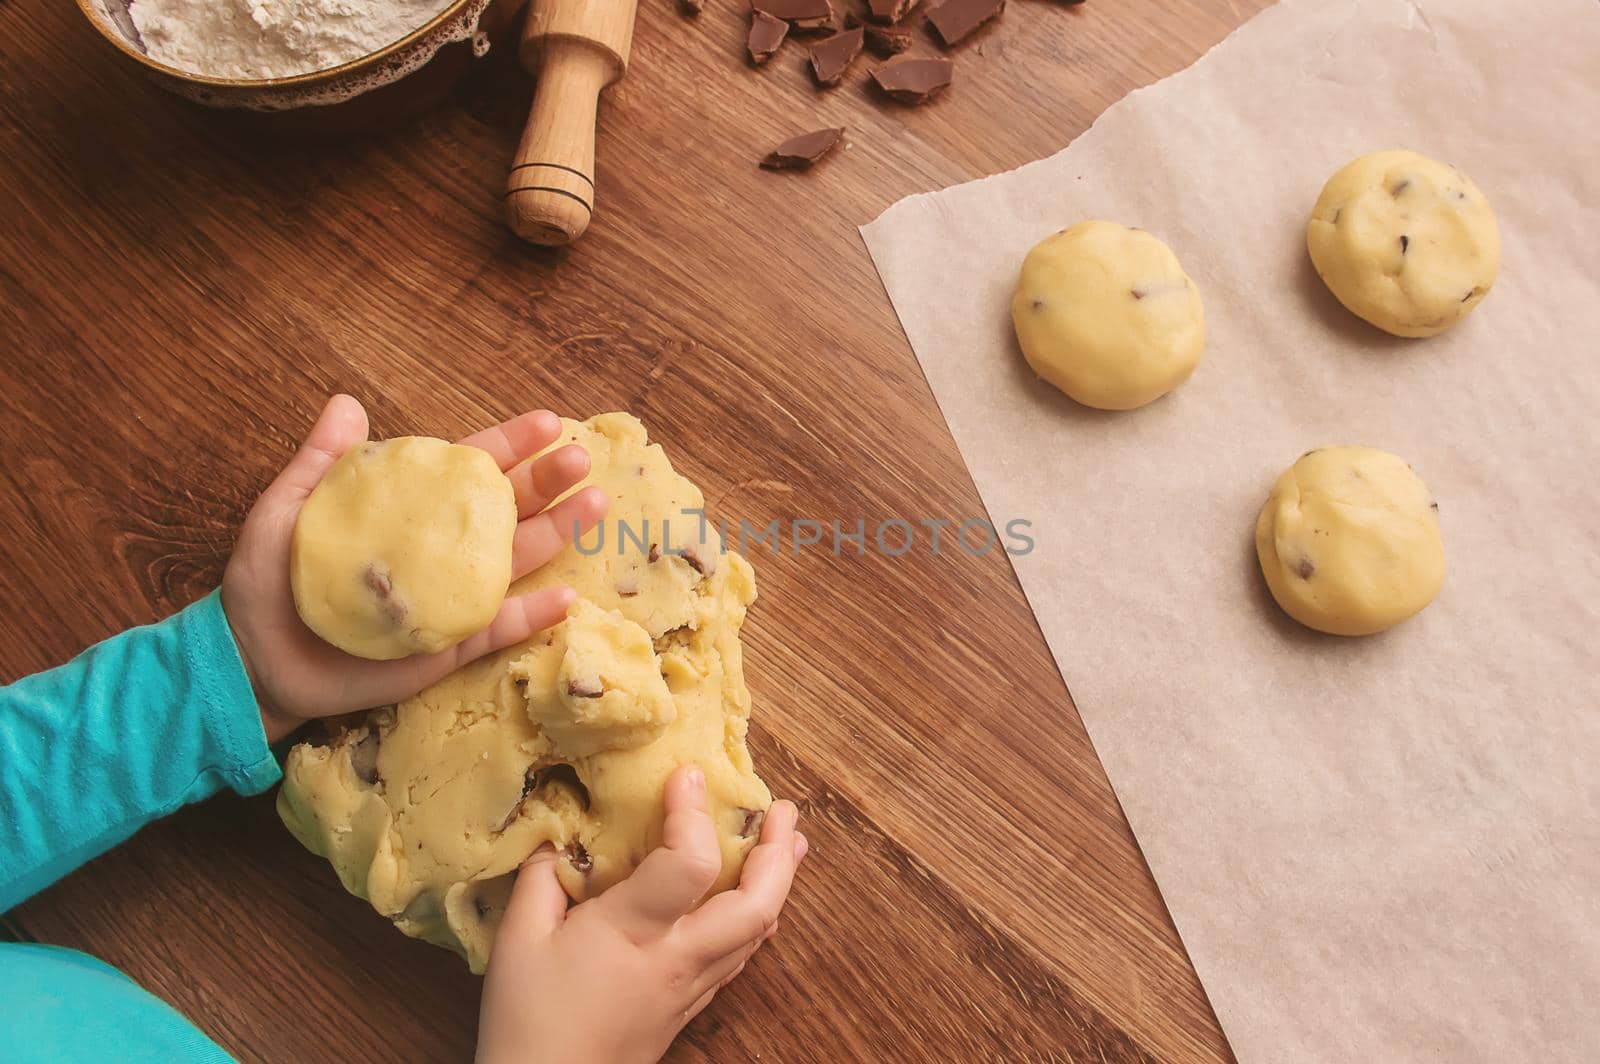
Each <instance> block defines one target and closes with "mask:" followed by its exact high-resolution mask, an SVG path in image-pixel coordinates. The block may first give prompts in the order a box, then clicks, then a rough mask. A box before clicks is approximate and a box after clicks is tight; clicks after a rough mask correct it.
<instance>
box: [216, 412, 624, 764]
mask: <svg viewBox="0 0 1600 1064" xmlns="http://www.w3.org/2000/svg"><path fill="white" fill-rule="evenodd" d="M560 434H561V420H560V419H559V418H558V417H556V415H555V414H552V413H551V412H550V411H548V410H535V411H533V412H531V413H527V414H522V415H520V416H518V417H515V418H512V419H511V420H510V421H507V422H505V423H503V424H500V425H496V426H495V427H494V428H490V429H485V430H483V431H482V432H478V433H475V434H473V435H471V436H468V437H467V438H466V439H464V440H462V441H460V442H462V443H464V444H468V445H471V446H474V447H478V448H481V449H483V450H485V451H487V452H489V454H490V455H491V456H493V457H494V459H495V461H496V462H498V463H499V465H500V468H501V469H503V470H505V471H506V475H507V476H508V477H510V479H511V482H512V486H513V487H514V488H515V489H516V496H517V511H518V517H519V518H520V519H521V522H520V523H519V524H518V526H517V532H516V538H515V540H514V541H513V554H512V575H513V577H514V578H515V577H521V576H523V575H525V574H527V573H530V572H532V571H533V570H534V569H537V568H538V567H539V566H541V565H543V564H544V563H545V562H547V561H549V560H550V559H551V558H552V557H554V556H555V555H556V554H557V553H559V552H560V551H561V550H562V549H563V548H564V547H565V546H566V545H567V544H568V543H570V542H571V541H572V538H573V536H574V535H575V534H577V533H578V532H581V531H583V530H586V529H588V528H590V527H592V526H593V525H594V523H595V522H596V521H598V520H600V518H601V516H603V515H604V513H605V510H606V504H607V503H608V502H609V500H608V499H607V498H606V494H605V492H603V491H601V490H599V489H598V488H594V487H589V488H585V489H583V490H582V491H580V492H577V493H576V494H574V495H573V496H571V497H570V498H567V499H563V500H562V501H561V502H559V503H557V504H556V505H554V506H551V505H550V500H552V499H554V498H556V497H557V496H559V495H560V494H561V493H562V492H564V491H566V490H567V489H568V488H570V487H572V485H574V484H576V483H577V482H578V481H580V480H582V479H583V478H584V476H586V475H587V474H588V472H589V456H588V455H587V454H585V453H584V451H583V449H582V448H581V447H578V446H576V445H569V446H567V447H559V448H557V449H556V450H554V451H551V452H550V453H549V454H547V455H545V456H544V457H542V458H540V459H539V460H538V461H537V462H532V463H523V460H524V459H525V458H527V457H529V456H530V455H533V454H536V453H537V452H539V451H541V450H543V449H544V448H545V447H547V446H549V445H550V444H551V443H552V442H554V441H555V439H556V438H557V437H558V436H559V435H560ZM366 438H367V414H366V411H364V410H363V409H362V408H361V404H360V403H358V402H356V401H355V400H354V399H352V398H351V397H350V396H348V395H336V396H334V397H333V398H332V399H330V400H328V404H327V406H325V407H323V410H322V416H321V417H319V418H318V419H317V423H316V425H315V426H313V427H312V429H311V434H310V435H309V436H307V437H306V441H305V443H304V444H303V445H302V446H301V448H300V450H299V451H298V452H297V453H296V454H295V456H294V458H293V459H292V460H291V461H290V462H289V464H288V466H286V467H285V468H284V470H283V472H282V473H280V474H278V478H277V479H276V480H274V481H273V482H272V483H271V484H270V485H269V486H268V487H267V490H266V491H264V492H262V493H261V497H260V498H259V499H257V500H256V504H255V506H254V507H253V508H252V509H251V511H250V515H249V516H248V517H247V518H245V522H244V527H243V528H242V529H241V530H240V532H239V542H238V544H237V545H236V546H235V547H234V550H233V557H232V558H230V559H229V560H228V568H227V570H226V571H225V572H224V573H223V576H222V609H223V612H224V613H226V614H227V617H228V623H229V625H230V626H231V627H232V629H233V635H234V639H235V641H237V643H238V645H239V655H240V657H241V658H243V659H244V665H245V670H246V671H247V672H248V673H249V675H250V683H251V686H252V687H254V689H255V693H256V701H257V702H259V703H260V705H261V723H262V725H263V726H264V727H265V729H266V734H267V740H268V741H269V742H276V741H278V740H279V739H281V738H283V737H284V736H285V735H288V734H289V733H290V732H291V731H293V730H294V729H295V728H297V727H299V726H300V725H301V724H303V723H304V722H305V721H307V720H309V719H311V718H313V717H328V716H334V715H336V714H339V713H348V712H351V711H353V710H358V709H367V708H369V707H371V706H381V705H386V704H388V703H390V702H398V701H400V700H401V699H403V698H409V697H410V696H411V695H414V694H416V693H417V692H418V691H420V690H422V689H423V688H424V687H427V686H428V685H429V684H431V683H434V682H435V681H437V680H440V679H442V678H443V677H444V676H445V675H447V674H448V673H450V672H453V671H454V670H456V669H458V668H460V667H461V666H463V665H465V664H466V663H467V662H469V661H472V660H474V659H475V658H480V657H482V656H483V655H485V654H490V653H493V652H494V651H496V650H501V649H503V648H505V647H508V646H512V645H514V644H516V643H520V642H522V641H523V640H525V639H527V638H528V637H530V636H531V635H533V634H534V633H535V632H537V631H539V630H540V629H541V628H548V627H549V626H550V625H552V624H556V623H557V622H559V621H560V620H561V619H562V618H564V617H565V616H566V613H567V607H568V606H569V605H571V603H572V600H573V598H574V594H573V592H572V590H571V589H570V588H547V589H545V590H543V591H537V592H534V593H533V594H530V595H521V596H517V597H515V598H508V599H506V601H505V604H504V605H503V606H502V607H501V609H500V613H499V615H498V616H496V617H495V619H494V621H493V622H492V623H491V624H490V625H489V627H487V628H485V629H484V630H483V631H481V632H478V633H477V634H475V635H473V636H470V637H468V638H467V639H466V640H465V641H464V642H462V643H460V644H458V645H456V646H454V647H451V648H450V649H449V650H445V651H441V652H440V653H437V654H419V655H416V656H414V657H409V658H401V659H399V660H398V661H368V660H366V659H364V658H357V657H352V656H351V655H349V654H346V653H344V652H343V651H341V650H338V649H336V648H334V647H332V646H330V645H329V644H327V643H324V642H323V641H322V640H321V639H319V638H317V636H316V635H314V634H313V633H312V631H311V630H310V629H309V628H307V627H306V626H305V624H304V623H302V622H301V620H300V615H299V614H298V613H296V612H295V607H294V595H293V592H292V591H291V590H290V586H289V541H290V538H291V537H292V535H293V534H294V523H295V519H296V518H297V517H298V516H299V514H300V507H301V505H302V504H303V503H304V502H305V501H306V498H307V497H308V496H309V495H310V494H311V491H312V489H313V488H315V487H316V486H317V483H318V482H319V481H320V480H321V479H322V476H323V474H324V473H326V472H327V471H328V469H329V467H330V466H332V465H333V463H334V462H335V461H336V460H337V459H338V458H339V456H340V455H342V454H344V452H345V451H347V450H349V449H350V448H351V447H354V446H356V445H357V444H360V443H364V442H365V441H366ZM519 463H523V464H519Z"/></svg>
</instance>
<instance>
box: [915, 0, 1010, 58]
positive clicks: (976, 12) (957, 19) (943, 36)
mask: <svg viewBox="0 0 1600 1064" xmlns="http://www.w3.org/2000/svg"><path fill="white" fill-rule="evenodd" d="M1005 9H1006V0H943V2H942V3H940V4H937V5H935V6H934V7H933V8H931V9H930V10H929V11H928V21H929V22H930V23H931V24H932V25H933V28H934V30H935V32H937V33H938V34H939V39H940V40H941V41H943V42H944V46H945V47H946V48H953V47H955V46H956V45H957V44H960V43H961V42H962V41H964V40H966V39H967V38H968V37H970V36H972V35H973V34H974V33H976V32H977V31H978V27H979V26H982V25H983V24H984V23H986V22H988V21H989V20H990V19H993V18H996V17H998V16H999V14H1000V12H1002V11H1004V10H1005Z"/></svg>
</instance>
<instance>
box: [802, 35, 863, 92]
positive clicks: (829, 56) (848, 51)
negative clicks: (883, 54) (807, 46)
mask: <svg viewBox="0 0 1600 1064" xmlns="http://www.w3.org/2000/svg"><path fill="white" fill-rule="evenodd" d="M863 39H864V35H863V33H862V31H861V29H860V27H857V28H856V29H853V30H845V31H843V32H842V33H835V34H834V35H833V36H831V37H824V38H823V39H822V40H820V41H818V42H817V43H816V44H813V45H812V46H811V73H812V74H813V75H815V76H816V79H817V84H818V85H837V84H839V79H840V78H842V77H844V76H845V73H846V71H848V70H849V69H850V64H851V63H854V62H855V61H856V56H858V55H860V54H861V42H862V40H863Z"/></svg>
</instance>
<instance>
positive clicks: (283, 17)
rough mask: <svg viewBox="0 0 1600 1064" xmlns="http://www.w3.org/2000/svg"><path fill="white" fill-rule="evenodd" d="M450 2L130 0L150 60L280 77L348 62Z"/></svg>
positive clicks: (218, 73)
mask: <svg viewBox="0 0 1600 1064" xmlns="http://www.w3.org/2000/svg"><path fill="white" fill-rule="evenodd" d="M449 4H450V0H133V2H132V3H131V4H129V6H128V14H129V15H130V16H132V18H133V24H134V26H135V27H137V29H138V30H139V36H140V38H141V39H142V40H143V41H144V46H145V50H146V52H147V53H148V54H149V56H150V58H151V59H154V60H156V61H158V62H162V63H166V64H167V65H169V66H174V67H177V68H178V69H180V70H187V71H189V72H191V73H195V74H204V75H209V76H211V77H218V78H283V77H291V76H293V75H295V74H309V73H311V72H312V71H315V70H326V69H327V68H329V67H334V66H338V65H339V64H341V63H347V62H349V61H350V60H352V59H358V58H360V57H361V56H364V55H368V54H370V53H372V52H375V51H377V50H378V49H379V48H382V47H384V46H385V45H388V44H393V43H394V42H395V41H398V40H399V39H400V38H402V37H404V36H406V35H407V34H408V33H410V32H411V31H413V30H416V29H420V28H421V27H422V26H423V25H424V24H426V23H427V22H428V21H429V20H430V19H432V18H433V17H434V16H435V15H437V14H439V12H441V11H443V10H444V9H445V8H446V7H448V6H449Z"/></svg>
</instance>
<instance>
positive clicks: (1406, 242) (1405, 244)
mask: <svg viewBox="0 0 1600 1064" xmlns="http://www.w3.org/2000/svg"><path fill="white" fill-rule="evenodd" d="M1410 246H1411V238H1410V237H1408V236H1406V235H1405V234H1404V233H1401V234H1400V254H1402V255H1404V254H1405V253H1406V249H1407V248H1409V247H1410Z"/></svg>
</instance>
